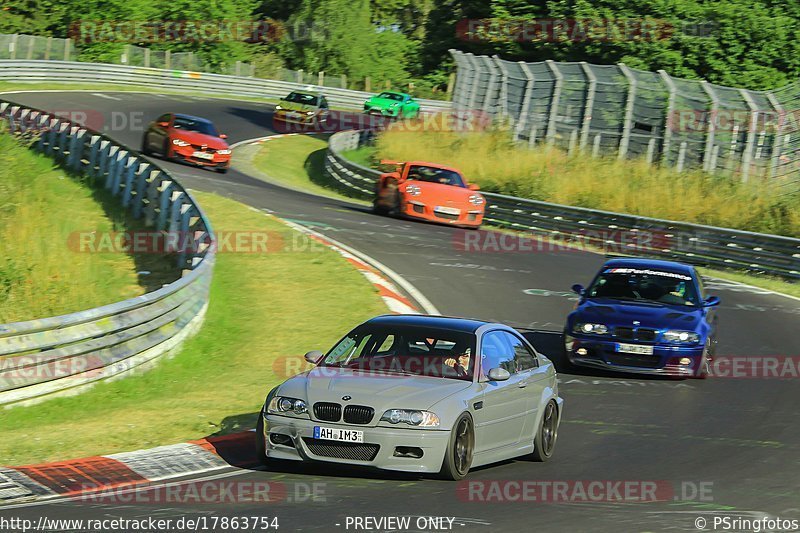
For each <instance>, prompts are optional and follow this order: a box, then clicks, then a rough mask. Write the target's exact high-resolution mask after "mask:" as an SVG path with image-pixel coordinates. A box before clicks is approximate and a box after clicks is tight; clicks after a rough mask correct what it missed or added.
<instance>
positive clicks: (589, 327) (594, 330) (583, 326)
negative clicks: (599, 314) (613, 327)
mask: <svg viewBox="0 0 800 533" xmlns="http://www.w3.org/2000/svg"><path fill="white" fill-rule="evenodd" d="M573 331H574V332H575V333H586V334H589V335H605V334H606V333H608V326H606V325H605V324H593V323H590V322H578V323H577V324H575V327H574V328H573Z"/></svg>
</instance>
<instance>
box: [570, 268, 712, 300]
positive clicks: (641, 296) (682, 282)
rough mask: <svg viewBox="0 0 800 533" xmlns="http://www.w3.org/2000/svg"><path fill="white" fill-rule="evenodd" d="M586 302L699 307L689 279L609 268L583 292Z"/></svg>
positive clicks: (676, 275) (695, 291)
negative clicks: (630, 302) (610, 300)
mask: <svg viewBox="0 0 800 533" xmlns="http://www.w3.org/2000/svg"><path fill="white" fill-rule="evenodd" d="M586 296H587V297H588V298H611V299H615V300H635V301H645V302H654V303H660V304H668V305H692V306H696V305H699V297H698V294H697V287H696V286H695V283H694V280H693V279H692V277H691V276H687V275H685V274H679V273H676V272H667V271H661V270H648V269H638V268H609V269H606V270H604V271H603V272H601V273H600V274H599V275H598V276H597V278H596V279H595V280H594V282H593V283H592V285H591V286H590V287H589V289H588V290H587V291H586Z"/></svg>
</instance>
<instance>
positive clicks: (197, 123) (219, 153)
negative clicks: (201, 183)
mask: <svg viewBox="0 0 800 533" xmlns="http://www.w3.org/2000/svg"><path fill="white" fill-rule="evenodd" d="M225 139H227V136H226V135H225V134H221V133H219V132H218V131H217V128H215V127H214V124H212V123H211V121H210V120H206V119H204V118H200V117H193V116H191V115H182V114H179V113H167V114H165V115H161V116H160V117H158V118H157V119H156V120H155V121H153V122H152V123H150V125H149V126H148V128H147V131H146V132H145V134H144V139H142V152H143V153H144V154H145V155H150V154H153V153H155V152H158V154H159V155H161V157H163V158H164V159H172V160H175V161H184V162H186V163H191V164H193V165H198V166H203V167H207V168H213V169H214V170H216V171H217V172H221V173H223V174H224V173H225V172H227V171H228V168H229V167H230V164H231V148H230V146H228V143H227V142H225Z"/></svg>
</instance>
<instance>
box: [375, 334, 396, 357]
mask: <svg viewBox="0 0 800 533" xmlns="http://www.w3.org/2000/svg"><path fill="white" fill-rule="evenodd" d="M394 342H395V338H394V335H387V336H386V338H385V339H383V342H382V343H381V345H380V346H379V347H378V350H377V351H376V354H377V355H383V354H387V353H388V352H389V350H391V349H392V346H394Z"/></svg>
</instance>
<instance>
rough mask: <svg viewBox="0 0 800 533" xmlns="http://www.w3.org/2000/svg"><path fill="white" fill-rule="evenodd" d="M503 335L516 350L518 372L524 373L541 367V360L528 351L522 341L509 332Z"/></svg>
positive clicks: (515, 357)
mask: <svg viewBox="0 0 800 533" xmlns="http://www.w3.org/2000/svg"><path fill="white" fill-rule="evenodd" d="M503 335H505V336H506V338H507V339H508V342H509V344H511V348H512V349H513V350H514V359H515V361H516V363H517V372H524V371H525V370H530V369H531V368H536V367H538V366H539V359H538V358H537V357H536V354H534V353H533V352H531V351H530V349H528V347H527V346H526V345H525V343H524V342H523V341H522V339H520V338H519V337H517V336H516V335H513V334H511V333H507V332H504V333H503Z"/></svg>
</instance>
